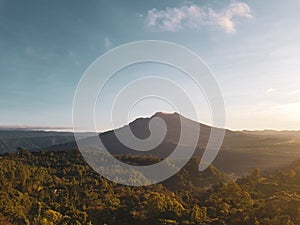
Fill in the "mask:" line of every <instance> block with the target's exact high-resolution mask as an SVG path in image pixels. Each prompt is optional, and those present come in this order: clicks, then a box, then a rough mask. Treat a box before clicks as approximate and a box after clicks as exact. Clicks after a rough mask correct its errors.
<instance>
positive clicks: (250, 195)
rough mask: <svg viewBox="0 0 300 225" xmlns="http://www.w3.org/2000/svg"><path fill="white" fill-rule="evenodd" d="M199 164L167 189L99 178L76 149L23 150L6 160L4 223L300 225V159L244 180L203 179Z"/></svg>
mask: <svg viewBox="0 0 300 225" xmlns="http://www.w3.org/2000/svg"><path fill="white" fill-rule="evenodd" d="M121 160H123V161H127V162H140V161H145V160H146V161H148V162H149V163H150V164H151V163H153V162H155V161H156V160H158V159H157V158H151V157H148V158H145V157H133V156H122V159H121ZM198 162H199V159H198V158H193V159H192V160H191V161H190V162H189V163H188V164H187V165H186V166H185V168H184V169H183V170H182V171H181V172H179V173H178V174H177V175H175V176H173V177H172V178H170V179H169V180H167V181H165V182H163V183H161V184H158V185H152V186H147V187H128V186H123V185H119V184H115V183H112V182H110V181H107V180H106V179H104V178H102V177H101V176H99V175H98V174H97V173H95V172H94V171H93V170H92V169H91V168H90V167H89V166H88V165H87V164H86V163H85V161H84V160H83V158H82V157H81V155H80V153H79V152H77V151H61V152H36V153H30V152H27V151H25V150H23V149H19V151H18V153H7V154H5V155H2V156H0V224H7V225H9V224H32V225H39V224H42V225H44V224H45V225H48V224H49V225H50V224H53V225H59V224H60V225H63V224H64V225H69V224H77V225H79V224H82V225H88V224H93V225H98V224H99V225H100V224H107V225H127V224H128V225H129V224H130V225H135V224H136V225H140V224H145V225H148V224H149V225H155V224H157V225H158V224H173V225H175V224H186V225H188V224H207V225H224V224H227V225H230V224H245V225H253V224H256V225H269V224H272V225H293V224H300V161H298V162H297V161H296V162H295V163H293V164H292V165H291V166H290V167H288V168H285V169H281V170H276V171H272V172H264V173H262V172H260V171H259V170H258V169H255V170H253V171H252V173H251V174H250V175H249V176H247V177H243V178H240V179H238V180H233V179H231V178H230V177H229V176H227V175H226V174H224V173H222V172H220V171H218V170H217V169H216V168H215V167H210V168H209V169H207V170H206V171H205V172H203V173H199V172H198V171H197V166H198Z"/></svg>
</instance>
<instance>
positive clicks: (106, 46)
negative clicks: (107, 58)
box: [104, 36, 112, 50]
mask: <svg viewBox="0 0 300 225" xmlns="http://www.w3.org/2000/svg"><path fill="white" fill-rule="evenodd" d="M111 46H112V42H111V40H110V39H109V37H108V36H106V37H105V38H104V47H105V48H106V49H107V50H108V49H110V48H111Z"/></svg>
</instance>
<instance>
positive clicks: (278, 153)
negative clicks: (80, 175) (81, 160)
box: [0, 112, 300, 174]
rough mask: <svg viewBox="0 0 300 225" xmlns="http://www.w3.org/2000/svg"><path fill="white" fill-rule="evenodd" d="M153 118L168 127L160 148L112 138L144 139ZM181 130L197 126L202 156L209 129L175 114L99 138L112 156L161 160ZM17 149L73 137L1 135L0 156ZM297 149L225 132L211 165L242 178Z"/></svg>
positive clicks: (63, 144) (292, 142) (65, 145)
mask: <svg viewBox="0 0 300 225" xmlns="http://www.w3.org/2000/svg"><path fill="white" fill-rule="evenodd" d="M154 117H159V118H161V119H163V120H164V122H165V124H166V125H167V133H166V136H165V138H164V140H163V141H162V142H161V144H160V145H158V146H157V147H156V148H154V149H153V150H150V151H146V152H139V151H136V150H134V149H130V148H128V147H126V146H125V145H124V144H122V143H121V142H120V141H119V139H118V138H117V137H116V135H115V131H117V132H119V133H121V134H122V132H123V133H124V132H127V129H128V128H130V129H131V131H132V133H133V134H134V135H135V136H136V137H138V138H141V139H145V138H147V137H149V135H150V130H149V122H150V121H151V119H153V118H154ZM180 120H181V121H182V124H181V123H180V122H181V121H180ZM181 126H185V128H187V132H189V133H191V134H192V133H193V132H194V131H195V130H194V128H195V127H196V126H198V127H199V128H200V135H199V141H198V144H197V148H196V150H195V155H196V156H201V155H202V154H203V151H204V149H205V147H206V144H207V141H208V138H209V135H210V132H211V127H210V126H207V125H205V124H202V123H198V122H196V121H193V120H190V119H188V118H186V117H184V116H182V115H180V114H178V113H172V114H169V113H162V112H158V113H156V114H154V115H153V116H151V117H150V118H138V119H135V120H134V121H132V122H131V123H129V124H128V125H125V126H124V127H121V128H118V129H116V130H111V131H107V132H103V133H100V134H99V137H100V138H101V140H102V142H103V144H104V145H105V146H106V148H107V149H108V150H109V151H110V152H111V153H112V154H116V155H123V154H129V155H141V154H143V155H154V156H158V157H162V158H164V157H167V156H168V155H169V154H171V152H172V151H173V150H174V149H175V147H176V145H177V144H178V139H179V136H180V130H181V129H180V128H181ZM86 136H88V135H86ZM86 136H85V135H84V134H82V140H84V141H85V142H86V143H88V144H89V146H90V147H91V148H92V147H95V146H98V140H97V139H95V137H94V138H85V137H86ZM96 138H98V137H96ZM18 146H20V147H23V148H26V149H27V150H29V151H39V150H51V151H61V150H74V149H77V144H76V142H75V139H74V136H73V134H72V133H70V132H43V131H0V153H5V152H9V151H15V149H16V147H18ZM186 147H189V146H186ZM299 148H300V141H298V139H296V138H295V137H294V136H293V135H289V134H285V135H271V134H268V135H267V134H266V135H259V134H257V133H255V132H253V133H252V132H246V131H231V130H225V138H224V142H223V145H222V148H221V151H220V152H219V154H218V156H217V158H216V159H215V161H214V164H215V166H216V167H217V168H219V169H221V170H222V171H225V172H234V173H239V174H244V173H246V172H249V170H250V169H251V168H255V167H261V168H270V167H279V166H285V165H287V164H289V163H291V162H292V161H293V160H294V159H295V157H300V149H299Z"/></svg>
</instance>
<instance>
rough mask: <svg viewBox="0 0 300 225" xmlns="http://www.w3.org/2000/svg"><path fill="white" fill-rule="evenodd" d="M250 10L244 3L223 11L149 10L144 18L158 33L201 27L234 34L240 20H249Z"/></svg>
mask: <svg viewBox="0 0 300 225" xmlns="http://www.w3.org/2000/svg"><path fill="white" fill-rule="evenodd" d="M252 17H253V16H252V11H251V8H250V7H249V6H248V5H247V4H246V3H244V2H233V3H231V4H230V5H229V6H228V7H226V8H225V9H223V10H220V11H215V10H214V9H212V8H204V7H202V8H201V7H199V6H197V5H194V4H193V5H189V6H181V7H179V8H166V9H165V10H157V9H155V8H154V9H151V10H149V11H148V13H147V16H146V18H145V21H146V25H147V26H148V27H151V28H155V29H157V30H159V31H170V32H176V31H180V30H183V29H185V28H189V29H201V28H202V27H218V28H221V29H222V30H224V31H225V32H227V33H234V32H236V26H237V24H239V23H240V20H241V19H246V20H249V19H251V18H252Z"/></svg>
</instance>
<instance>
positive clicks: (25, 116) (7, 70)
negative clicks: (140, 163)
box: [0, 0, 300, 130]
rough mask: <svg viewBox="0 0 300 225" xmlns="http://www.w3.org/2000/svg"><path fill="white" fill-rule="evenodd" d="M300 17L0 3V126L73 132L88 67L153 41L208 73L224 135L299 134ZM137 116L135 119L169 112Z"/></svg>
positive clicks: (176, 5) (167, 2) (172, 3)
mask: <svg viewBox="0 0 300 225" xmlns="http://www.w3.org/2000/svg"><path fill="white" fill-rule="evenodd" d="M299 11H300V2H299V1H297V0H288V1H279V0H276V1H274V0H265V1H216V0H212V1H200V0H194V1H179V0H163V1H162V0H151V1H137V0H135V1H133V0H127V1H115V0H110V1H96V0H91V1H76V0H74V1H64V0H60V1H45V0H36V1H33V0H28V1H21V0H20V1H15V0H0V105H1V107H0V115H1V117H0V124H1V125H30V126H45V127H47V126H62V127H69V126H71V125H72V101H73V96H74V92H75V89H76V86H77V84H78V82H79V80H80V78H81V76H82V74H83V73H84V71H85V70H86V68H87V67H88V66H89V65H90V64H91V63H92V62H93V61H94V60H95V59H96V58H97V57H99V56H100V55H102V54H104V53H105V52H106V51H108V50H109V49H111V48H114V47H117V46H118V45H120V44H125V43H127V42H132V41H138V40H145V39H154V40H165V41H171V42H174V43H177V44H180V45H183V46H185V47H187V48H190V49H192V50H193V51H195V52H196V53H197V54H199V56H200V57H202V59H203V60H204V61H205V62H206V63H207V64H208V65H209V67H210V68H211V70H212V71H213V72H214V74H215V77H216V80H217V81H218V84H219V86H220V88H221V90H222V92H223V96H224V100H225V104H226V116H227V120H226V124H227V125H226V126H227V127H228V128H231V129H300V116H299V115H300V101H299V99H300V26H299V21H300V14H299ZM125 72H126V71H125ZM125 72H124V74H125ZM125 75H126V74H125ZM116 87H117V85H116V86H114V85H113V84H112V85H111V87H110V88H111V90H114V88H116ZM107 93H109V87H108V89H107ZM100 104H101V103H100ZM158 105H159V104H158ZM102 107H103V106H102ZM104 107H105V106H104ZM140 108H143V110H142V111H140V112H139V111H138V109H137V112H136V113H135V114H133V116H132V117H136V116H139V115H144V116H149V115H151V113H153V112H154V111H156V110H160V109H161V110H164V106H161V108H159V107H158V108H151V107H149V108H146V109H145V107H140ZM166 110H167V109H166ZM99 115H100V114H99ZM100 117H101V116H100ZM200 121H202V122H204V123H209V119H208V118H206V117H203V118H202V119H201V118H200ZM99 124H100V128H99V129H100V130H105V129H109V128H110V127H109V124H108V123H107V122H106V120H105V119H100V121H99ZM119 125H121V124H119Z"/></svg>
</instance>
